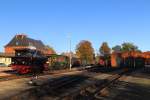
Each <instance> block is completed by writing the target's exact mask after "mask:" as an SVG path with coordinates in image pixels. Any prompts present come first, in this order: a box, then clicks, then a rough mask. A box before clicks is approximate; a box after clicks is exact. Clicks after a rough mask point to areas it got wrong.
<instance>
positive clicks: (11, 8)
mask: <svg viewBox="0 0 150 100" xmlns="http://www.w3.org/2000/svg"><path fill="white" fill-rule="evenodd" d="M17 33H26V34H27V35H28V36H29V37H31V38H34V39H40V40H42V41H43V42H44V43H45V44H48V45H51V46H52V47H54V48H55V50H56V51H57V52H58V53H60V52H65V51H68V50H69V43H68V42H69V39H68V34H71V38H72V50H73V51H74V50H75V47H76V45H77V44H78V43H79V41H81V40H89V41H91V42H92V44H93V47H94V49H95V50H98V49H99V47H100V45H101V43H102V42H104V41H107V42H108V44H109V46H110V47H112V46H114V45H117V44H121V43H123V42H133V43H134V44H136V45H138V47H139V48H140V49H141V50H143V51H148V50H150V45H148V44H149V37H150V0H0V51H3V46H4V45H5V44H7V43H8V42H9V41H10V40H11V39H12V37H13V36H14V35H15V34H17Z"/></svg>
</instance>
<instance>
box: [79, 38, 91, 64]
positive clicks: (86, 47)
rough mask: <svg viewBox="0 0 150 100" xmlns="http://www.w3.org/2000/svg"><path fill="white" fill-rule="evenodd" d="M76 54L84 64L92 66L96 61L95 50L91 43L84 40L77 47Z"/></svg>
mask: <svg viewBox="0 0 150 100" xmlns="http://www.w3.org/2000/svg"><path fill="white" fill-rule="evenodd" d="M76 54H77V56H78V57H79V58H80V60H81V62H82V64H91V63H93V60H94V49H93V47H92V44H91V42H89V41H87V40H82V41H81V42H80V43H79V44H78V45H77V46H76Z"/></svg>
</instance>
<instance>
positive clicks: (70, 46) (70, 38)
mask: <svg viewBox="0 0 150 100" xmlns="http://www.w3.org/2000/svg"><path fill="white" fill-rule="evenodd" d="M69 44H70V55H69V56H70V57H69V58H70V70H71V66H72V60H71V59H72V57H71V37H69Z"/></svg>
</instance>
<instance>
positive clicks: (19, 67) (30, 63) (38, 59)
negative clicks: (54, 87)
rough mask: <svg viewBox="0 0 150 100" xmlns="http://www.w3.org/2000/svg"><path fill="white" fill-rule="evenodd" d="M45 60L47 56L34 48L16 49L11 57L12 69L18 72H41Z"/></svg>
mask: <svg viewBox="0 0 150 100" xmlns="http://www.w3.org/2000/svg"><path fill="white" fill-rule="evenodd" d="M46 61H47V58H46V57H45V56H44V55H43V54H42V53H41V52H40V51H38V50H36V49H18V50H15V57H13V58H12V69H14V70H16V71H17V73H19V74H26V73H41V72H43V70H44V69H45V67H44V64H45V63H46Z"/></svg>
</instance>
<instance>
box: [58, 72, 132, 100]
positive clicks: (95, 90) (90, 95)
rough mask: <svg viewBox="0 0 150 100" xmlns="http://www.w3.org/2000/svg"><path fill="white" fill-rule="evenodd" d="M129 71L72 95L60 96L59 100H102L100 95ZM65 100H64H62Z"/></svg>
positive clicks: (79, 89) (76, 91) (87, 85)
mask: <svg viewBox="0 0 150 100" xmlns="http://www.w3.org/2000/svg"><path fill="white" fill-rule="evenodd" d="M128 72H129V71H127V70H122V71H120V72H119V71H116V74H114V75H112V76H110V77H108V78H107V79H104V80H103V81H95V82H93V83H89V84H86V85H84V86H82V87H81V88H78V89H76V90H75V91H72V92H70V93H67V94H65V95H62V96H60V98H59V99H57V100H79V99H80V100H96V99H100V95H103V94H105V93H104V92H105V89H106V88H107V87H108V86H109V85H111V84H113V83H114V82H116V81H117V80H118V79H119V78H120V77H122V75H124V74H126V73H128ZM62 98H63V99H62Z"/></svg>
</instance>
